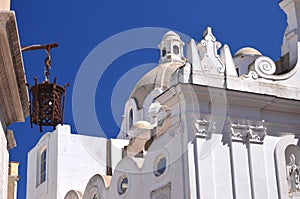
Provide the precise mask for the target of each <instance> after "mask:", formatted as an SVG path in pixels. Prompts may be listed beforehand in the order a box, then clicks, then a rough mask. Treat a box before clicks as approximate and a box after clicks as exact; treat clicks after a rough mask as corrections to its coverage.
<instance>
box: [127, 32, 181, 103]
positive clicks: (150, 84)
mask: <svg viewBox="0 0 300 199" xmlns="http://www.w3.org/2000/svg"><path fill="white" fill-rule="evenodd" d="M183 46H184V42H183V41H182V40H181V39H180V37H179V35H178V34H177V33H175V32H173V31H169V32H167V33H166V34H165V35H164V36H163V38H162V41H161V42H160V44H159V49H160V60H159V65H158V66H157V67H156V68H154V69H152V70H151V71H150V72H148V73H147V74H146V75H145V76H144V77H142V78H141V79H140V81H139V82H138V83H137V84H136V86H135V88H134V89H133V91H132V93H131V95H130V98H133V99H134V100H135V101H136V104H137V107H138V108H139V109H140V108H141V107H142V106H143V103H144V100H145V98H146V97H147V95H148V94H149V93H150V92H151V91H153V90H156V91H157V93H154V95H156V96H157V95H159V94H160V93H161V91H163V90H165V89H167V88H169V87H170V86H171V76H172V74H173V73H174V72H175V71H176V70H177V69H178V68H179V67H180V66H183V65H184V64H185V63H186V59H185V57H184V55H183Z"/></svg>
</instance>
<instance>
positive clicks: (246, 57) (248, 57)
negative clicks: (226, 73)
mask: <svg viewBox="0 0 300 199" xmlns="http://www.w3.org/2000/svg"><path fill="white" fill-rule="evenodd" d="M260 56H262V54H261V53H260V52H259V51H258V50H256V49H254V48H251V47H245V48H241V49H240V50H238V51H237V52H236V53H235V54H234V57H233V61H234V64H235V67H236V68H237V70H238V73H239V75H242V74H248V72H249V65H250V64H251V63H253V62H254V61H255V60H256V59H257V58H258V57H260Z"/></svg>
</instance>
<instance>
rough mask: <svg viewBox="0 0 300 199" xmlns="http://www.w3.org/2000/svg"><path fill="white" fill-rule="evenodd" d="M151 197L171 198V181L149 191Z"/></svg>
mask: <svg viewBox="0 0 300 199" xmlns="http://www.w3.org/2000/svg"><path fill="white" fill-rule="evenodd" d="M150 194H151V199H171V183H169V184H167V185H165V186H163V187H160V188H158V189H155V190H153V191H151V193H150Z"/></svg>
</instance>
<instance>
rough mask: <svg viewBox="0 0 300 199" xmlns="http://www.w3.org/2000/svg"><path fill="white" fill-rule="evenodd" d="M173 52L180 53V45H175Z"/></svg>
mask: <svg viewBox="0 0 300 199" xmlns="http://www.w3.org/2000/svg"><path fill="white" fill-rule="evenodd" d="M173 53H174V54H175V55H178V54H179V47H178V46H176V45H175V46H173Z"/></svg>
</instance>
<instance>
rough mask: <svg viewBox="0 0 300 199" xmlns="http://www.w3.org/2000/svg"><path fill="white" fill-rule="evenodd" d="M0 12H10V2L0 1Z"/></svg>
mask: <svg viewBox="0 0 300 199" xmlns="http://www.w3.org/2000/svg"><path fill="white" fill-rule="evenodd" d="M0 10H6V11H8V10H10V0H1V2H0Z"/></svg>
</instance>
